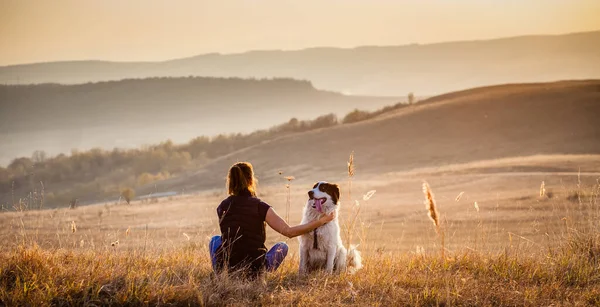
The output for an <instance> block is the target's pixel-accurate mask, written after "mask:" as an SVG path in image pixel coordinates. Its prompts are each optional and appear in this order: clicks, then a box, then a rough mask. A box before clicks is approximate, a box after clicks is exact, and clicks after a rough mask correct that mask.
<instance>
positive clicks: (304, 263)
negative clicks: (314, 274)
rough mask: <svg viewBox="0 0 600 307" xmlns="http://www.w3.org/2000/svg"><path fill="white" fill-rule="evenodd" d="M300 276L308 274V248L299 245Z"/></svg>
mask: <svg viewBox="0 0 600 307" xmlns="http://www.w3.org/2000/svg"><path fill="white" fill-rule="evenodd" d="M299 273H300V275H304V274H307V273H308V248H307V246H306V245H302V244H301V245H300V269H299Z"/></svg>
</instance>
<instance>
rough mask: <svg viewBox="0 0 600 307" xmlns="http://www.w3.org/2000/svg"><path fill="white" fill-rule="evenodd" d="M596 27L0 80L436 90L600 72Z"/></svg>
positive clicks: (395, 92)
mask: <svg viewBox="0 0 600 307" xmlns="http://www.w3.org/2000/svg"><path fill="white" fill-rule="evenodd" d="M599 49H600V31H596V32H586V33H573V34H564V35H553V36H522V37H512V38H502V39H494V40H482V41H464V42H448V43H437V44H428V45H418V44H414V45H406V46H362V47H357V48H352V49H341V48H312V49H305V50H296V51H280V50H268V51H251V52H246V53H241V54H217V53H214V54H204V55H199V56H195V57H191V58H184V59H177V60H171V61H165V62H137V63H117V62H103V61H73V62H53V63H39V64H24V65H13V66H5V67H0V83H3V84H29V83H46V82H52V83H85V82H90V81H105V80H120V79H124V78H147V77H182V76H186V77H187V76H215V77H243V78H272V77H287V78H294V79H301V80H311V81H312V82H313V84H314V85H315V87H316V88H319V89H326V90H331V91H336V92H342V93H351V94H355V95H374V96H381V95H392V96H404V95H406V93H408V92H415V93H418V94H423V95H434V94H441V93H445V92H451V91H456V90H460V89H466V88H473V87H478V86H485V85H491V84H503V83H522V82H546V81H556V80H570V79H589V78H600V53H599V52H598V50H599Z"/></svg>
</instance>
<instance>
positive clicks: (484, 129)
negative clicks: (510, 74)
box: [146, 81, 600, 191]
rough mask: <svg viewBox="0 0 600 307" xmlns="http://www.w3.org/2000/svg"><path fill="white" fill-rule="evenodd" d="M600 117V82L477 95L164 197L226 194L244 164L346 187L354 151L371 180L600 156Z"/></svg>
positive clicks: (224, 161)
mask: <svg viewBox="0 0 600 307" xmlns="http://www.w3.org/2000/svg"><path fill="white" fill-rule="evenodd" d="M599 114H600V81H567V82H557V83H538V84H516V85H499V86H493V87H486V88H479V89H473V90H468V91H462V92H458V93H451V94H447V95H442V96H439V97H433V98H430V99H428V100H425V101H423V102H421V103H419V104H417V105H416V106H413V107H409V108H402V109H400V110H398V111H395V112H394V113H392V114H386V115H384V116H380V117H378V118H375V119H373V120H369V121H365V122H360V123H356V124H351V125H342V126H336V127H333V128H328V129H322V130H317V131H311V132H307V133H303V134H296V135H293V136H289V137H284V138H280V139H277V140H274V141H272V142H269V143H266V144H260V145H257V146H254V147H251V148H247V149H245V150H241V151H238V152H234V153H232V154H230V155H228V156H226V157H222V158H220V159H217V160H215V161H213V162H212V163H210V164H208V165H206V166H205V167H203V168H202V169H201V170H199V171H197V172H195V173H193V174H188V176H180V177H178V178H172V179H170V180H166V181H164V182H162V183H159V184H158V185H157V187H158V188H157V189H158V190H159V191H170V190H181V189H185V190H203V189H211V188H220V187H221V186H222V178H223V176H224V175H225V173H226V171H227V169H228V167H229V166H230V165H231V164H232V163H233V162H235V161H238V160H247V161H251V162H252V163H253V164H254V165H255V167H256V169H257V175H258V177H259V178H260V180H261V183H262V184H265V185H269V184H271V183H277V182H280V181H278V180H280V178H278V175H277V171H278V170H280V169H282V170H285V171H286V172H287V173H291V174H293V175H294V176H295V177H296V178H297V179H299V180H306V181H311V180H312V181H314V180H320V179H327V180H331V181H339V180H343V178H344V176H345V174H344V173H343V172H340V170H343V169H344V168H345V161H346V160H347V159H348V154H349V153H350V152H351V151H355V154H356V157H357V160H359V161H364V162H363V164H358V166H357V168H358V169H359V170H360V173H361V174H363V175H364V176H368V175H369V174H371V175H374V174H382V173H383V174H385V173H392V172H399V171H408V170H411V169H417V168H423V167H431V168H434V169H435V168H436V167H441V166H445V165H449V164H457V163H469V162H473V161H480V160H494V159H502V158H513V157H514V158H516V157H522V156H531V155H540V154H546V155H548V154H560V155H565V154H599V153H600V125H599V124H598V115H599ZM517 161H518V159H517ZM515 165H518V163H515ZM153 188H154V187H153ZM146 191H148V189H146Z"/></svg>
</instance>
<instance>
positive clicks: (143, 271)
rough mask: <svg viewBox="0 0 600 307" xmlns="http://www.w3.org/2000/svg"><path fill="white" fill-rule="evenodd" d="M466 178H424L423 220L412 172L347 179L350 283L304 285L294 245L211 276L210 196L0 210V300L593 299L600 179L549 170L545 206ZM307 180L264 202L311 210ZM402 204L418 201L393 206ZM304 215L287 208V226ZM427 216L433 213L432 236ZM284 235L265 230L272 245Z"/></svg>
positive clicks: (274, 190)
mask: <svg viewBox="0 0 600 307" xmlns="http://www.w3.org/2000/svg"><path fill="white" fill-rule="evenodd" d="M352 164H354V162H352ZM353 176H354V172H353ZM353 176H349V177H350V178H352V177H353ZM473 176H474V177H471V175H469V176H465V175H460V176H450V175H448V174H445V175H444V176H434V175H431V174H428V181H429V182H431V185H432V186H433V187H434V188H435V193H436V195H435V198H434V196H433V192H432V190H431V187H429V185H425V187H424V190H423V191H424V192H425V199H426V204H427V211H425V210H423V207H422V205H419V204H420V203H421V202H422V200H423V194H421V193H422V192H421V191H420V190H419V184H420V181H419V180H418V179H414V178H412V177H415V176H414V175H412V174H411V175H410V176H408V177H410V178H412V179H407V178H408V177H399V178H397V179H394V178H392V177H387V178H386V182H387V184H386V185H382V184H377V182H379V181H378V180H377V178H375V179H372V180H370V181H366V180H365V181H360V180H357V181H355V182H354V185H353V187H352V189H353V191H352V193H354V194H356V195H361V201H362V205H360V206H358V207H357V206H355V208H351V206H343V207H342V211H343V212H342V216H341V217H340V218H341V219H342V223H343V224H344V225H349V226H348V229H349V230H351V231H352V232H353V233H354V232H355V231H357V232H358V231H359V232H360V236H358V239H360V243H361V247H360V250H361V252H362V253H363V262H364V267H363V269H361V270H360V271H359V272H357V273H356V274H354V275H350V274H342V275H325V274H322V273H315V274H312V275H308V276H299V275H298V273H297V270H298V256H297V244H296V242H295V240H292V241H288V244H289V245H290V247H291V249H290V254H289V255H288V258H287V259H286V260H285V261H284V263H283V265H282V267H281V268H280V269H279V270H278V271H277V272H275V273H268V274H266V276H265V278H264V279H262V280H258V281H252V282H249V281H241V280H238V279H235V278H232V277H230V276H218V277H215V276H213V274H212V269H211V265H210V262H209V258H208V249H207V243H208V238H210V236H211V235H212V234H214V233H215V232H216V231H218V229H217V224H216V221H215V219H216V217H215V214H214V206H215V204H216V203H218V201H219V200H220V199H221V196H222V195H220V194H218V193H216V194H210V193H206V194H202V195H199V196H190V197H187V198H177V199H173V200H161V201H159V202H157V203H143V204H142V203H135V202H133V203H132V205H131V206H125V205H121V206H115V205H95V206H82V207H80V208H77V209H75V210H69V209H61V210H42V211H22V212H6V213H3V214H1V215H0V223H2V224H3V225H9V227H8V228H7V230H6V231H5V233H3V234H2V236H0V243H2V247H1V248H0V305H8V306H13V305H14V306H20V305H57V306H67V305H88V306H94V305H95V306H100V305H178V306H179V305H208V306H216V305H235V306H249V305H294V306H296V305H299V306H314V305H357V306H365V305H368V306H391V305H421V306H437V305H469V306H472V305H526V306H527V305H528V306H539V305H598V304H600V270H599V269H600V230H599V228H598V226H597V223H596V221H597V220H598V218H600V209H599V208H598V202H597V200H598V194H599V192H600V183H599V182H598V181H597V180H596V178H592V177H590V176H587V177H585V176H577V175H574V176H573V175H570V177H560V176H558V175H557V176H548V175H544V176H545V177H544V178H545V179H543V180H544V181H545V189H546V190H547V191H549V189H553V191H554V192H555V193H554V194H553V195H554V196H553V197H552V198H549V197H538V187H539V183H540V181H542V180H540V178H538V177H536V176H531V175H527V176H525V177H523V178H521V177H518V176H510V177H508V178H505V177H503V176H498V177H495V176H493V175H489V174H488V175H486V176H485V177H484V178H485V179H479V178H480V177H478V176H476V175H473ZM571 177H572V178H571ZM567 178H571V181H568V180H567ZM592 179H593V180H592ZM286 180H287V179H286ZM484 180H485V181H484ZM288 181H289V180H288ZM460 181H463V183H461V184H458V183H457V182H460ZM295 182H296V181H295ZM490 182H493V183H494V184H493V185H490ZM557 182H560V183H561V184H563V183H564V184H565V185H564V186H560V185H559V184H558V183H557ZM509 184H512V185H509ZM304 185H305V182H303V181H299V182H298V183H297V184H294V187H291V186H289V187H288V188H286V189H285V190H283V189H282V188H281V186H279V187H268V186H267V187H261V191H262V193H263V195H262V196H261V197H263V198H264V199H266V200H267V202H269V203H273V204H276V203H277V201H276V200H282V199H286V204H285V206H286V207H285V208H286V209H287V208H288V207H289V203H293V204H296V203H304V202H305V197H306V196H305V191H304V188H303V187H302V186H304ZM297 186H298V187H297ZM521 186H525V187H526V188H525V189H524V192H522V191H521V190H519V189H520V187H521ZM374 188H377V194H376V195H375V189H374ZM398 190H406V191H408V192H406V193H407V194H401V193H400V192H398ZM457 191H463V192H461V193H460V194H459V195H460V197H457V196H456V195H457ZM490 191H502V192H503V193H504V196H503V197H502V198H500V197H499V196H498V195H497V194H499V193H490ZM547 191H546V192H547ZM347 192H348V193H350V191H347ZM350 195H351V194H350ZM546 195H548V193H546ZM398 199H408V200H410V202H411V203H413V204H414V206H413V207H410V206H404V205H400V204H397V203H396V204H395V207H394V206H392V204H394V202H397V201H398ZM351 200H352V199H349V200H348V203H349V204H348V205H352V204H351V203H350V201H351ZM440 205H441V209H440ZM361 208H362V209H361ZM359 209H360V211H358V210H359ZM299 210H301V206H297V207H292V208H290V210H289V211H290V216H291V219H292V223H295V222H298V221H296V220H293V219H294V218H298V219H299V218H300V214H299ZM355 210H356V211H355ZM386 210H387V211H386ZM438 210H439V212H438ZM358 212H360V216H359V215H358ZM427 212H429V213H430V214H431V212H434V214H431V219H432V220H433V221H434V225H436V227H431V224H432V223H431V220H428V216H427ZM182 214H183V215H182ZM184 217H185V218H184ZM175 221H176V222H175ZM355 226H356V229H355ZM438 227H440V228H439V229H438ZM436 230H437V232H436ZM440 233H444V234H446V241H445V242H444V241H440V239H441V238H440V237H439V236H440ZM281 239H282V238H281V237H278V236H274V235H273V234H272V233H270V234H269V238H268V241H269V243H271V242H274V241H279V240H281ZM354 243H356V242H354ZM440 250H442V252H443V254H442V257H440V253H439V251H440Z"/></svg>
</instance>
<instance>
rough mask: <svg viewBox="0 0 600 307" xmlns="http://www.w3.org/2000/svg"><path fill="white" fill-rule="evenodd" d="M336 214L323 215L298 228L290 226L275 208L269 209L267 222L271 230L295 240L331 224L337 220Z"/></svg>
mask: <svg viewBox="0 0 600 307" xmlns="http://www.w3.org/2000/svg"><path fill="white" fill-rule="evenodd" d="M335 215H336V212H335V211H333V212H331V213H329V214H323V215H321V217H320V218H319V219H318V220H315V221H312V222H310V223H307V224H301V225H297V226H290V225H288V224H287V223H286V222H285V221H284V220H283V219H282V218H281V217H280V216H279V215H278V214H277V212H275V210H274V209H273V208H269V211H267V216H266V217H265V221H266V222H267V224H269V226H270V227H271V228H273V229H274V230H275V231H277V232H279V233H280V234H282V235H284V236H286V237H288V238H293V237H296V236H299V235H303V234H305V233H307V232H311V231H313V230H315V229H316V228H318V227H320V226H323V225H325V224H327V223H328V222H331V221H332V220H333V219H334V218H335Z"/></svg>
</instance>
